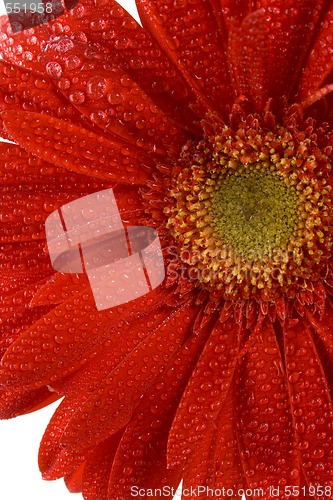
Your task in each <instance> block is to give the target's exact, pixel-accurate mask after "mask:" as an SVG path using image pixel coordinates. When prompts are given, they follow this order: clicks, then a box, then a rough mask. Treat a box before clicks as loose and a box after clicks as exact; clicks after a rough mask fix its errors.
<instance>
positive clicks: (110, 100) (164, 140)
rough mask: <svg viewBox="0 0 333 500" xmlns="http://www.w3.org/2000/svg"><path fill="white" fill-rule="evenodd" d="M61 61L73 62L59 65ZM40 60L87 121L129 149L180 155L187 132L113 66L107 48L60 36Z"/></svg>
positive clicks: (48, 47)
mask: <svg viewBox="0 0 333 500" xmlns="http://www.w3.org/2000/svg"><path fill="white" fill-rule="evenodd" d="M64 54H65V56H64ZM64 57H65V58H66V61H75V64H74V63H71V64H70V63H68V64H67V63H66V64H64ZM41 58H42V60H43V62H44V64H45V68H46V69H45V73H46V74H48V75H49V77H50V78H51V79H52V80H53V81H54V84H55V86H56V87H57V88H58V89H59V90H60V91H61V92H62V93H63V94H64V95H65V96H66V97H67V99H68V100H69V101H70V102H71V103H72V105H73V106H74V107H75V108H77V109H78V110H79V112H80V113H82V114H83V115H84V116H85V117H87V118H88V120H91V121H92V122H93V123H94V124H96V125H98V126H99V127H101V128H102V129H103V130H105V131H107V132H110V133H112V134H113V135H115V136H119V137H120V138H122V139H124V140H126V141H127V142H129V143H130V144H133V145H134V146H138V147H140V148H143V149H145V150H147V151H151V152H154V153H155V152H156V153H157V154H164V155H165V153H166V152H168V153H169V154H170V155H171V156H175V157H176V158H177V157H178V156H179V153H180V148H181V146H183V144H185V143H186V141H187V139H188V137H187V134H185V133H183V132H182V131H181V129H180V128H179V127H178V126H177V124H176V122H175V121H174V120H172V119H170V118H168V117H167V116H166V115H165V114H164V113H163V111H161V110H160V109H159V108H157V107H156V105H155V104H154V102H153V101H152V100H151V99H150V98H149V97H148V96H147V95H146V94H145V93H144V92H143V90H142V89H141V88H140V87H139V86H138V85H137V84H136V83H135V82H134V81H133V80H132V79H131V77H130V75H129V74H128V73H126V72H125V71H124V70H122V69H121V68H119V67H117V65H116V64H115V63H114V62H113V58H112V55H110V54H109V52H108V50H107V49H106V48H104V47H103V46H101V45H98V44H95V43H94V44H93V43H88V42H79V41H74V42H73V41H72V40H71V39H70V37H68V36H67V35H62V36H61V37H57V40H56V41H54V42H49V43H48V45H47V47H46V49H45V51H44V52H43V54H42V56H41ZM54 67H57V71H55V70H54ZM60 71H61V77H60V76H59V72H60Z"/></svg>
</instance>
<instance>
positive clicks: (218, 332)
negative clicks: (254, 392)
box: [168, 317, 240, 466]
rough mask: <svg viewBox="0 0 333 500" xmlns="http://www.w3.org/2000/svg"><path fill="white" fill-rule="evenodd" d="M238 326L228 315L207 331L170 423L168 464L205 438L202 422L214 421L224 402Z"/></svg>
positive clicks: (182, 457) (177, 461)
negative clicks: (199, 355) (207, 333)
mask: <svg viewBox="0 0 333 500" xmlns="http://www.w3.org/2000/svg"><path fill="white" fill-rule="evenodd" d="M239 329H240V327H239V326H238V325H237V324H236V323H235V320H234V318H233V317H232V318H230V319H229V320H227V321H226V322H224V323H221V322H218V323H216V325H215V327H214V329H213V331H212V333H211V335H210V338H209V341H208V342H207V345H206V346H205V349H204V351H203V353H202V355H201V357H200V360H199V362H198V364H197V366H196V368H195V370H194V371H193V374H192V376H191V378H190V380H189V383H188V386H187V388H186V391H185V392H184V395H183V398H182V400H181V402H180V405H179V408H178V411H177V413H176V416H175V419H174V422H173V424H172V428H171V431H170V435H169V452H168V460H169V464H170V465H171V466H174V465H175V464H177V465H178V464H180V463H182V462H183V461H184V460H185V459H186V458H187V456H186V454H184V450H188V453H189V452H190V450H192V449H193V448H194V447H196V446H197V444H198V443H200V442H201V441H202V440H203V439H204V438H205V432H206V431H205V426H207V425H210V422H212V421H214V419H215V418H216V417H217V415H218V414H219V411H220V409H221V406H222V405H223V404H224V399H225V397H226V395H227V392H228V390H229V387H230V383H231V380H232V377H233V374H234V370H235V367H236V364H237V355H238V351H239V343H240V336H239ZM200 425H202V427H203V429H202V431H201V432H200ZM184 428H186V433H184V430H183V429H184Z"/></svg>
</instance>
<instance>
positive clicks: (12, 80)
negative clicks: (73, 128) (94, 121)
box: [0, 61, 83, 124]
mask: <svg viewBox="0 0 333 500" xmlns="http://www.w3.org/2000/svg"><path fill="white" fill-rule="evenodd" d="M0 109H1V110H10V111H14V110H18V111H20V110H24V111H35V112H41V113H46V114H50V115H52V116H56V117H57V118H62V119H64V120H69V121H73V122H74V123H79V122H81V123H82V124H83V121H82V120H81V118H80V114H79V113H77V112H76V110H75V108H74V107H73V106H72V105H71V104H69V103H68V102H67V101H66V99H64V97H63V96H62V95H61V93H60V92H58V91H57V90H56V89H55V88H54V86H53V85H52V82H51V81H50V79H49V78H45V77H44V76H43V75H41V74H37V73H33V72H31V71H29V70H24V69H22V68H19V67H17V66H14V65H12V64H9V63H6V62H4V61H0Z"/></svg>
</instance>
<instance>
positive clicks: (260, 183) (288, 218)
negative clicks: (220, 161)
mask: <svg viewBox="0 0 333 500" xmlns="http://www.w3.org/2000/svg"><path fill="white" fill-rule="evenodd" d="M211 213H212V215H213V219H214V221H213V224H212V225H213V227H214V229H215V230H216V232H217V234H218V236H219V237H220V238H221V239H222V240H223V241H224V242H225V243H226V244H227V245H228V246H229V247H230V248H232V249H233V250H234V251H235V253H237V254H239V255H242V256H243V258H246V259H258V258H259V257H260V258H261V259H262V258H263V256H264V255H271V254H272V252H273V251H274V250H276V249H278V248H282V247H283V248H286V247H287V243H288V240H289V238H290V237H291V235H292V234H293V233H294V231H295V230H296V229H297V226H298V223H299V210H298V204H297V196H296V193H295V191H294V190H293V189H292V188H291V187H289V186H287V184H286V183H285V182H284V180H283V179H281V177H280V176H279V175H277V174H275V175H274V174H273V173H271V172H262V171H256V169H255V167H254V168H253V169H248V170H245V171H243V172H237V173H236V174H233V175H231V176H229V177H226V178H223V177H221V178H220V179H219V180H218V181H217V183H216V191H215V192H214V195H213V197H212V207H211Z"/></svg>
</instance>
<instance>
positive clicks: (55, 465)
mask: <svg viewBox="0 0 333 500" xmlns="http://www.w3.org/2000/svg"><path fill="white" fill-rule="evenodd" d="M81 399H82V398H81V396H77V395H76V396H74V397H73V396H72V397H66V398H65V399H64V401H62V403H61V404H60V405H59V407H58V408H57V410H56V411H55V413H54V415H53V417H52V418H51V420H50V423H49V424H48V426H47V428H46V430H45V432H44V435H43V439H42V441H41V444H40V448H39V454H38V464H39V469H40V471H41V473H42V475H43V479H48V480H50V479H59V478H60V477H62V476H65V475H68V474H69V473H71V472H73V471H75V469H76V468H77V467H78V465H80V464H81V463H82V462H83V461H84V460H85V458H86V456H85V455H82V454H80V453H77V452H76V451H75V450H71V449H66V448H64V447H63V446H61V444H60V439H61V436H62V434H63V431H64V427H65V426H66V423H68V422H69V420H70V419H71V417H72V415H73V414H74V413H75V411H76V410H77V409H78V408H79V407H80V405H81V402H82V401H81Z"/></svg>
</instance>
